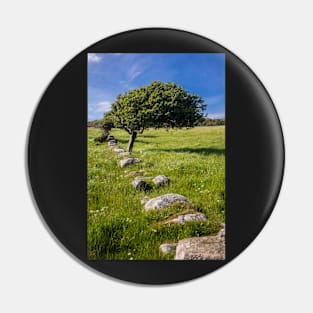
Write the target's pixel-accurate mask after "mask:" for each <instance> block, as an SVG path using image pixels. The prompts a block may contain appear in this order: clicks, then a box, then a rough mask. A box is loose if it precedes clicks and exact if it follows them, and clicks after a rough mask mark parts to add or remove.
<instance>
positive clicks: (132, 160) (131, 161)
mask: <svg viewBox="0 0 313 313" xmlns="http://www.w3.org/2000/svg"><path fill="white" fill-rule="evenodd" d="M140 162H141V160H140V159H138V158H127V159H123V160H121V161H120V165H121V167H124V166H127V165H131V164H135V163H140Z"/></svg>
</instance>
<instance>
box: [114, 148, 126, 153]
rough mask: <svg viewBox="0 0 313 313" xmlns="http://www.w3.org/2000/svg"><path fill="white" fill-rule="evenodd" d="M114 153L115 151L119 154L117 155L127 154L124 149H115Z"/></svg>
mask: <svg viewBox="0 0 313 313" xmlns="http://www.w3.org/2000/svg"><path fill="white" fill-rule="evenodd" d="M113 151H114V152H117V153H120V152H125V150H124V149H122V148H115V149H113Z"/></svg>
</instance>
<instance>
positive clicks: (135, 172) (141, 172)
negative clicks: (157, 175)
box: [128, 171, 145, 176]
mask: <svg viewBox="0 0 313 313" xmlns="http://www.w3.org/2000/svg"><path fill="white" fill-rule="evenodd" d="M144 174H145V172H144V171H131V172H129V173H128V176H143V175H144Z"/></svg>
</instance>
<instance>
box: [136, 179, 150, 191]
mask: <svg viewBox="0 0 313 313" xmlns="http://www.w3.org/2000/svg"><path fill="white" fill-rule="evenodd" d="M149 178H151V177H144V176H137V177H135V178H134V180H133V181H132V185H133V187H134V188H135V189H144V190H150V189H152V187H151V185H150V184H148V183H147V179H149Z"/></svg>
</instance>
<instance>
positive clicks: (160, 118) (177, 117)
mask: <svg viewBox="0 0 313 313" xmlns="http://www.w3.org/2000/svg"><path fill="white" fill-rule="evenodd" d="M204 109H205V105H204V101H203V99H202V98H201V97H200V96H198V95H195V94H191V93H188V92H187V91H186V90H184V89H183V88H182V87H181V86H178V85H176V84H175V83H163V82H160V81H154V82H152V83H151V84H150V85H148V86H144V87H141V88H137V89H133V90H130V91H128V92H126V93H125V94H123V95H121V94H120V95H118V97H117V99H116V100H115V102H114V103H113V104H112V110H111V111H110V116H111V118H112V121H113V123H114V126H115V127H118V128H122V129H124V130H125V131H127V132H128V133H129V135H130V138H129V142H128V148H127V150H128V151H129V152H131V151H132V149H133V145H134V142H135V140H136V137H137V134H138V132H139V133H143V131H144V130H145V129H146V128H148V127H154V128H160V127H167V128H174V127H179V128H181V127H193V126H194V125H195V123H196V122H197V120H198V119H199V118H201V117H202V113H203V110H204Z"/></svg>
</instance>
